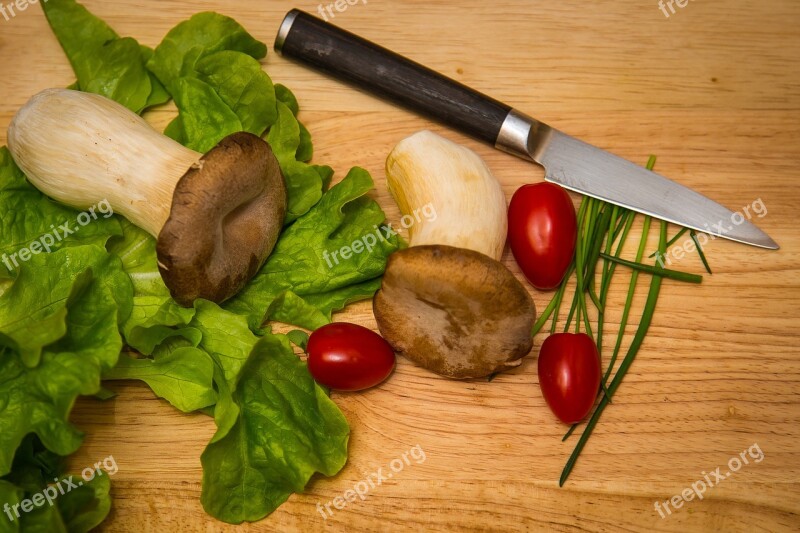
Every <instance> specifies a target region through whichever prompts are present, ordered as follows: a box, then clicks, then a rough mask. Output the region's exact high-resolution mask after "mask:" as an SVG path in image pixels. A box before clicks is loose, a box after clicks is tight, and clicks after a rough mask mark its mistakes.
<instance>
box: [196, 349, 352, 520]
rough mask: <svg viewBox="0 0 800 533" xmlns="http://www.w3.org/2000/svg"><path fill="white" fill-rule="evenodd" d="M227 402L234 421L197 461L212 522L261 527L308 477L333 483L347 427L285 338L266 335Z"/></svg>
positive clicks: (343, 458)
mask: <svg viewBox="0 0 800 533" xmlns="http://www.w3.org/2000/svg"><path fill="white" fill-rule="evenodd" d="M233 399H234V401H235V402H236V403H237V404H238V405H239V407H240V414H239V418H238V420H237V421H236V423H235V424H234V426H233V427H232V428H231V429H230V431H229V432H228V433H227V434H226V435H225V436H224V437H223V438H220V439H218V440H216V441H215V442H212V443H211V444H209V446H208V447H207V448H206V450H205V451H204V452H203V455H202V457H201V461H202V464H203V491H202V495H201V502H202V504H203V507H204V508H205V510H206V511H207V512H208V513H210V514H211V515H213V516H215V517H216V518H218V519H220V520H222V521H225V522H228V523H232V524H238V523H241V522H243V521H255V520H260V519H261V518H263V517H265V516H266V515H268V514H269V513H271V512H272V511H274V510H275V509H277V508H278V506H280V505H281V504H282V503H283V502H285V501H286V499H287V498H288V497H289V496H290V495H291V494H292V493H293V492H301V491H303V489H304V488H305V486H306V484H307V483H308V481H309V479H310V478H311V476H312V475H313V474H314V473H315V472H321V473H322V474H324V475H326V476H332V475H334V474H336V473H337V472H338V471H339V470H341V468H342V467H343V466H344V464H345V462H346V461H347V442H348V438H349V432H350V431H349V427H348V425H347V420H346V419H345V418H344V416H343V415H342V413H341V412H340V411H339V409H338V408H337V407H336V404H334V403H333V402H332V401H331V399H330V398H328V395H327V394H326V393H325V391H324V390H323V389H322V388H321V387H320V386H319V385H317V384H316V383H315V382H314V380H313V379H312V378H311V375H310V374H309V373H308V370H307V368H306V365H305V363H303V362H302V361H300V360H299V359H298V358H297V356H295V355H294V353H293V351H292V348H291V346H290V345H289V340H288V339H287V338H286V337H285V336H283V335H271V334H270V335H267V336H265V337H264V338H263V339H261V340H260V341H259V342H258V344H257V345H256V346H255V347H254V348H253V352H252V354H251V355H250V358H249V359H248V361H247V364H246V365H245V367H244V368H243V369H242V372H241V374H240V378H239V380H238V382H237V385H236V390H235V392H234V393H233Z"/></svg>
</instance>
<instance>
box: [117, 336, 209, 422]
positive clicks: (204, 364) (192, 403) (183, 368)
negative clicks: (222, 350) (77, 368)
mask: <svg viewBox="0 0 800 533" xmlns="http://www.w3.org/2000/svg"><path fill="white" fill-rule="evenodd" d="M213 377H214V362H213V361H212V360H211V358H210V357H209V356H208V354H207V353H206V352H204V351H203V350H200V349H198V348H193V347H184V348H178V349H177V350H175V351H173V352H171V353H169V354H164V355H158V356H156V357H155V358H153V359H147V358H143V359H134V358H133V357H130V356H127V355H123V356H121V357H120V360H119V362H118V363H117V365H116V366H115V367H114V368H112V369H110V370H108V371H106V372H105V373H104V374H103V379H138V380H141V381H144V382H145V383H147V385H148V386H149V387H150V388H151V389H153V392H155V393H156V395H158V396H159V397H160V398H164V399H165V400H167V401H168V402H169V403H171V404H172V405H173V406H175V407H176V408H177V409H179V410H181V411H183V412H184V413H191V412H192V411H197V410H199V409H202V408H204V407H208V406H210V405H214V403H216V401H217V398H216V393H215V392H214V386H213V382H212V379H213Z"/></svg>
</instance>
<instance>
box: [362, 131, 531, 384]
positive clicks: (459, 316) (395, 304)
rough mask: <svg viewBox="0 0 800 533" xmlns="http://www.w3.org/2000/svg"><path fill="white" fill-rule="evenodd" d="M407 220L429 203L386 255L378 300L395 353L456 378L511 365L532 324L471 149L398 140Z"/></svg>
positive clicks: (495, 186) (395, 161)
mask: <svg viewBox="0 0 800 533" xmlns="http://www.w3.org/2000/svg"><path fill="white" fill-rule="evenodd" d="M386 176H387V180H388V183H389V190H390V192H391V193H392V196H393V197H394V198H395V201H396V202H397V204H398V205H399V207H400V211H401V212H402V213H403V214H409V213H412V212H413V211H414V210H415V209H419V208H421V207H422V206H424V205H428V204H431V205H433V207H434V209H435V210H436V212H437V217H436V218H435V219H433V220H423V221H420V222H419V223H418V224H416V225H414V226H412V227H411V228H409V235H410V243H409V244H410V247H409V248H407V249H405V250H401V251H398V252H395V253H394V254H392V255H391V256H390V257H389V262H388V266H387V268H386V273H385V275H384V278H383V283H382V285H381V288H380V290H379V291H378V292H377V293H376V295H375V299H374V311H375V318H376V320H377V323H378V328H379V329H380V331H381V334H382V335H383V336H384V337H385V338H386V340H387V341H388V342H389V344H391V345H392V347H393V348H394V349H395V351H397V352H399V353H401V354H402V355H404V356H406V357H408V358H409V359H411V360H412V361H414V362H415V363H417V364H418V365H420V366H422V367H425V368H427V369H429V370H431V371H433V372H436V373H437V374H441V375H443V376H447V377H450V378H455V379H468V378H478V377H484V376H488V375H490V374H493V373H495V372H500V371H503V370H507V369H509V368H513V367H515V366H517V365H519V364H520V359H521V358H522V357H524V356H525V355H526V354H528V352H529V351H530V350H531V347H532V338H531V329H532V327H533V323H534V321H535V319H536V309H535V307H534V304H533V300H532V299H531V297H530V294H528V291H527V290H526V289H525V287H524V286H523V285H522V284H521V283H520V282H519V280H517V278H516V277H514V275H513V274H512V273H511V272H510V271H509V270H508V269H507V268H506V267H505V266H504V265H503V264H502V263H500V262H499V259H500V258H501V256H502V253H503V248H504V246H505V241H506V233H507V224H508V222H507V215H506V201H505V196H504V194H503V191H502V190H501V188H500V184H499V183H498V182H497V180H496V179H495V178H494V177H493V176H492V174H491V172H490V171H489V169H488V167H487V166H486V164H485V163H484V162H483V160H482V159H481V158H480V157H479V156H478V155H477V154H475V153H474V152H473V151H471V150H469V149H468V148H465V147H463V146H459V145H457V144H455V143H453V142H451V141H448V140H447V139H444V138H443V137H440V136H438V135H436V134H434V133H431V132H429V131H422V132H419V133H416V134H414V135H412V136H411V137H408V138H406V139H404V140H402V141H401V142H400V143H399V144H398V145H397V146H396V147H395V148H394V150H393V151H392V152H391V154H389V157H388V159H387V161H386Z"/></svg>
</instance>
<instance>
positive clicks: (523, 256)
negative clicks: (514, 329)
mask: <svg viewBox="0 0 800 533" xmlns="http://www.w3.org/2000/svg"><path fill="white" fill-rule="evenodd" d="M577 236H578V221H577V219H576V217H575V207H574V206H573V205H572V200H571V199H570V197H569V194H567V191H565V190H564V189H563V188H561V187H559V186H558V185H555V184H553V183H547V182H542V183H536V184H533V185H523V186H522V187H520V188H519V189H517V191H516V192H515V193H514V196H512V197H511V204H510V205H509V206H508V243H509V246H510V247H511V252H512V253H513V254H514V259H516V260H517V264H518V265H519V267H520V268H521V269H522V273H523V274H525V277H526V278H528V281H530V282H531V285H533V286H534V287H536V288H537V289H541V290H549V289H554V288H555V287H558V286H559V285H560V284H561V280H563V279H564V275H565V274H566V273H567V268H569V264H570V261H572V255H573V254H574V253H575V239H576V238H577Z"/></svg>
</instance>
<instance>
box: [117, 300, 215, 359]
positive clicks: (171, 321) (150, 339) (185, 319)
mask: <svg viewBox="0 0 800 533" xmlns="http://www.w3.org/2000/svg"><path fill="white" fill-rule="evenodd" d="M194 314H195V310H194V308H191V307H188V308H187V307H181V306H180V305H178V303H177V302H175V300H173V299H172V298H169V297H164V296H136V297H134V299H133V311H132V312H131V316H130V318H129V319H128V320H127V321H126V322H125V324H124V325H123V326H122V334H123V336H124V337H125V342H126V343H127V344H128V346H130V347H131V348H133V349H135V350H137V351H138V352H139V353H142V354H144V355H152V354H153V352H154V351H155V349H156V347H158V346H159V345H160V344H161V343H163V342H164V341H165V340H166V339H168V338H170V337H183V338H184V339H186V340H187V341H189V342H190V344H191V346H197V345H198V344H200V341H201V340H202V336H203V334H202V333H201V332H200V330H198V329H195V328H190V327H188V326H189V322H191V320H192V318H193V317H194ZM176 326H177V327H176Z"/></svg>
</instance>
